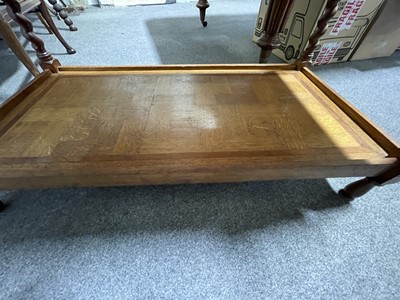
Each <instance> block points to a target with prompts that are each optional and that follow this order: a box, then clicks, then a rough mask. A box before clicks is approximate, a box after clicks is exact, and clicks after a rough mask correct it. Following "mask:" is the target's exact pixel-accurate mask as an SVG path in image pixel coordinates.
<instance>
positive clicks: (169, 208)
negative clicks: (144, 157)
mask: <svg viewBox="0 0 400 300" xmlns="http://www.w3.org/2000/svg"><path fill="white" fill-rule="evenodd" d="M258 5H259V4H258V2H257V1H216V2H212V6H211V8H210V9H209V11H208V18H207V19H208V21H209V27H207V28H205V29H204V28H202V27H201V26H200V23H199V21H198V15H197V10H196V9H195V8H194V3H177V4H172V5H166V6H151V7H133V8H129V9H126V8H118V9H98V8H92V9H89V10H88V11H86V12H84V13H82V14H81V15H79V16H72V18H73V20H74V22H75V23H76V25H77V26H78V27H79V31H78V32H69V31H67V30H65V27H64V26H63V24H62V23H61V22H59V21H56V22H57V25H58V26H59V28H61V29H63V30H62V34H63V35H64V36H65V38H66V39H67V40H68V41H69V42H70V43H71V45H73V46H74V47H75V48H76V49H77V54H75V55H71V56H70V55H67V54H64V49H63V48H62V46H61V45H60V44H59V43H58V41H56V40H55V38H54V37H53V36H50V35H48V34H45V33H44V32H45V30H44V29H43V28H42V27H41V26H40V23H38V22H36V21H35V22H34V25H35V30H36V31H37V32H39V33H41V34H40V36H41V37H42V38H43V39H44V40H45V41H46V46H47V48H48V49H49V50H50V51H51V52H53V53H56V54H57V55H56V56H57V57H58V58H59V59H60V61H61V62H62V63H63V64H65V65H99V64H102V65H129V64H160V63H163V64H171V63H251V62H257V55H258V48H257V47H256V46H255V45H253V44H252V43H251V41H250V40H251V35H252V30H253V29H254V23H255V19H256V14H257V11H258ZM238 7H239V8H240V9H238ZM121 41H123V42H121ZM27 49H29V47H27ZM0 53H1V55H0V66H1V72H0V80H1V85H0V100H3V101H4V100H5V99H7V98H8V97H9V96H10V95H11V94H12V93H14V92H15V91H16V90H18V88H20V87H21V86H23V85H24V84H26V82H28V81H29V80H30V79H31V78H30V76H29V75H28V73H27V71H26V69H25V68H24V67H23V66H22V65H21V64H20V63H19V62H18V61H17V60H16V59H15V58H14V57H13V55H12V54H11V53H9V51H8V50H7V48H6V47H5V45H4V44H2V43H1V42H0ZM275 61H278V60H277V59H276V60H275ZM313 70H314V71H315V72H316V73H317V74H318V75H319V76H320V77H322V78H323V79H324V80H326V81H327V82H328V83H329V84H330V85H331V86H332V87H334V88H335V89H336V90H337V91H338V92H339V93H341V94H342V95H343V96H345V97H346V98H347V99H348V100H349V101H351V102H352V103H353V104H354V105H355V106H356V107H358V108H359V109H360V110H362V111H363V112H364V113H365V114H366V115H367V116H369V117H370V118H371V119H372V120H373V121H374V122H376V123H377V124H379V126H381V127H382V128H383V129H384V130H385V131H387V132H389V133H390V134H391V135H392V136H393V137H395V138H396V139H397V140H400V126H399V117H398V115H399V111H400V96H399V88H398V82H399V81H400V55H399V53H397V54H395V55H394V56H392V57H391V58H384V59H376V60H370V61H363V62H352V63H343V64H335V65H329V66H323V67H318V68H314V69H313ZM352 180H353V179H350V178H336V179H328V180H298V181H270V182H254V183H240V184H203V185H190V186H184V185H177V186H147V187H123V188H80V189H54V190H34V191H4V192H1V193H0V199H1V200H2V201H4V202H6V203H7V204H8V205H9V207H8V209H7V210H6V211H5V212H3V213H1V214H0V257H1V261H0V298H1V299H400V297H399V294H400V255H399V253H400V219H399V215H400V197H399V191H400V189H399V184H397V185H389V186H385V187H382V188H378V189H375V190H373V191H372V192H370V193H369V194H367V195H365V196H364V197H362V198H361V199H359V200H356V201H355V202H352V203H350V204H349V203H345V202H343V201H342V199H341V198H340V197H339V196H337V195H336V192H337V190H338V189H340V188H341V187H343V185H345V184H346V183H348V182H351V181H352Z"/></svg>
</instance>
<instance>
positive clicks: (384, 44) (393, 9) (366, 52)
mask: <svg viewBox="0 0 400 300" xmlns="http://www.w3.org/2000/svg"><path fill="white" fill-rule="evenodd" d="M399 44H400V1H399V0H386V3H385V5H384V6H383V9H382V10H381V13H380V14H379V16H378V17H377V18H376V19H375V21H374V22H373V24H372V26H371V27H370V29H369V30H368V32H367V34H366V35H365V36H364V39H363V40H362V41H361V42H360V44H359V45H358V47H357V49H356V50H355V52H354V53H353V55H352V56H351V57H350V60H362V59H369V58H377V57H386V56H390V55H392V54H393V53H394V52H395V51H396V49H397V48H398V46H399Z"/></svg>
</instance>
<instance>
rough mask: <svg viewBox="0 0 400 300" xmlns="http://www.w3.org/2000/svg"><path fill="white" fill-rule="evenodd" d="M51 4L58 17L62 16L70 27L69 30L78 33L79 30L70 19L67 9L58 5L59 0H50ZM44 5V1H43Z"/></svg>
mask: <svg viewBox="0 0 400 300" xmlns="http://www.w3.org/2000/svg"><path fill="white" fill-rule="evenodd" d="M48 1H49V3H50V4H51V5H52V6H53V9H54V10H55V11H56V13H57V14H58V16H60V17H61V18H62V19H63V20H64V23H65V24H66V25H67V26H68V27H69V30H71V31H77V30H78V28H77V27H76V26H75V25H74V23H73V22H72V20H71V19H70V18H69V17H68V14H67V12H66V11H65V9H64V8H63V7H62V6H61V5H60V4H58V3H57V0H48ZM41 2H42V3H43V1H41Z"/></svg>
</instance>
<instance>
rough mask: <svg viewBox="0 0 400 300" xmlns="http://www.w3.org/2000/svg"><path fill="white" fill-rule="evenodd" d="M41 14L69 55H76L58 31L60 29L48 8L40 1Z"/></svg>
mask: <svg viewBox="0 0 400 300" xmlns="http://www.w3.org/2000/svg"><path fill="white" fill-rule="evenodd" d="M39 8H40V13H41V14H42V15H43V17H44V19H45V20H46V22H47V24H49V26H50V28H51V31H52V32H53V33H54V35H55V36H56V37H57V39H58V40H59V41H60V43H61V44H63V46H64V47H65V49H66V50H67V53H68V54H75V53H76V50H75V49H74V48H72V47H71V46H70V45H69V44H68V43H67V42H66V41H65V40H64V38H63V37H62V35H61V33H60V32H59V31H58V28H57V27H56V25H55V24H54V22H53V19H52V18H51V16H50V13H49V11H48V10H47V6H46V4H45V3H44V1H43V0H41V1H40V6H39Z"/></svg>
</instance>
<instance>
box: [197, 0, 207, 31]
mask: <svg viewBox="0 0 400 300" xmlns="http://www.w3.org/2000/svg"><path fill="white" fill-rule="evenodd" d="M196 7H197V8H198V9H199V10H200V22H201V24H203V27H207V21H206V20H205V19H206V9H207V8H208V7H210V4H209V3H208V1H207V0H199V1H198V2H197V4H196Z"/></svg>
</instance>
